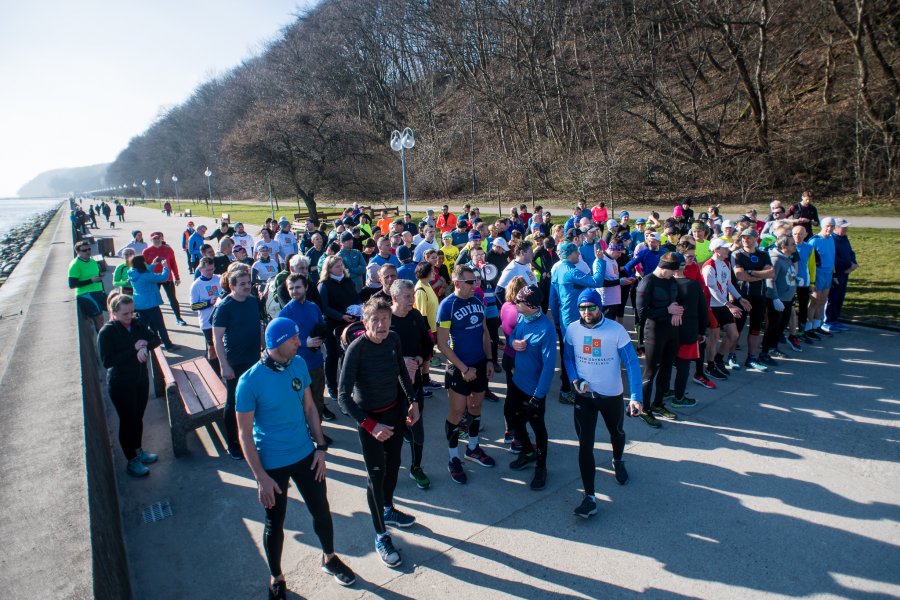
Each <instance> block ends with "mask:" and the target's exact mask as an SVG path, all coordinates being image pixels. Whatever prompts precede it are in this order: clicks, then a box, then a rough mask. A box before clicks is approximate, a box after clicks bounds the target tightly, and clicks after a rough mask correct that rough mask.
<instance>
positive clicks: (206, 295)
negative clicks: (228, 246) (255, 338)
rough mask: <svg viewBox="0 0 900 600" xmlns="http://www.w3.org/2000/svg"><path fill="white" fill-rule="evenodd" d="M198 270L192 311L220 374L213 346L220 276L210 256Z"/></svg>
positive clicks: (212, 362) (210, 362)
mask: <svg viewBox="0 0 900 600" xmlns="http://www.w3.org/2000/svg"><path fill="white" fill-rule="evenodd" d="M198 270H199V271H200V276H199V277H197V278H196V279H195V280H194V283H192V284H191V310H193V311H196V313H197V320H198V321H199V322H200V330H201V331H202V332H203V338H204V339H205V340H206V358H207V360H209V364H210V365H212V367H213V369H215V370H216V372H217V373H218V372H219V359H218V358H217V357H216V350H215V347H214V346H213V335H212V314H213V309H214V308H215V306H216V302H218V301H219V293H220V292H221V291H222V286H221V284H220V283H219V276H218V275H216V274H214V273H213V271H214V270H215V261H213V259H211V258H209V257H208V256H204V257H203V258H201V259H200V265H199V267H198Z"/></svg>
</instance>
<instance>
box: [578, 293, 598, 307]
mask: <svg viewBox="0 0 900 600" xmlns="http://www.w3.org/2000/svg"><path fill="white" fill-rule="evenodd" d="M588 303H590V304H596V305H597V306H600V307H602V306H603V298H601V297H600V293H599V292H598V291H597V290H595V289H594V288H587V289H586V290H584V291H583V292H581V293H580V294H578V306H581V305H582V304H588Z"/></svg>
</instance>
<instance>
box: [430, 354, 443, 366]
mask: <svg viewBox="0 0 900 600" xmlns="http://www.w3.org/2000/svg"><path fill="white" fill-rule="evenodd" d="M442 364H444V363H442V362H441V359H439V358H438V357H437V356H433V357H431V366H432V367H435V368H437V367H440V366H441V365H442Z"/></svg>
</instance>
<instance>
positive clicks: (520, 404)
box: [506, 383, 547, 467]
mask: <svg viewBox="0 0 900 600" xmlns="http://www.w3.org/2000/svg"><path fill="white" fill-rule="evenodd" d="M529 398H531V395H530V394H526V393H525V392H523V391H522V390H520V389H519V386H517V385H516V384H515V383H513V384H512V386H511V387H510V388H508V390H507V395H506V403H507V404H508V405H510V412H511V416H512V419H513V422H512V430H513V431H514V432H515V434H516V440H517V441H518V442H519V443H520V444H522V452H523V453H525V454H528V453H530V452H531V451H532V450H534V446H532V444H531V440H530V439H528V432H527V431H526V430H525V425H526V424H528V425H531V430H532V431H534V441H535V444H537V451H538V455H537V466H539V467H546V466H547V425H546V424H545V423H544V408H545V406H546V402H547V399H546V398H544V404H542V405H541V408H540V410H535V409H534V408H531V407H528V406H525V402H527V401H528V399H529Z"/></svg>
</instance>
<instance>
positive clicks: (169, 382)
mask: <svg viewBox="0 0 900 600" xmlns="http://www.w3.org/2000/svg"><path fill="white" fill-rule="evenodd" d="M153 385H154V392H155V393H156V396H157V397H161V396H163V395H164V396H165V397H166V406H167V407H168V412H169V430H170V432H171V434H172V450H173V451H174V452H175V456H184V455H185V454H187V443H186V440H185V438H186V436H187V434H188V432H190V431H194V430H195V429H199V428H200V427H205V426H206V425H209V424H210V423H213V422H218V423H219V425H220V427H221V428H222V430H223V431H224V427H223V425H224V423H223V421H222V416H223V413H224V411H225V399H226V396H227V393H228V392H227V390H226V389H225V384H224V383H222V380H221V379H220V378H219V375H218V374H217V373H216V372H215V371H214V370H213V368H212V366H211V365H210V364H209V361H207V360H206V358H203V357H201V358H195V359H192V360H186V361H183V362H180V363H177V364H174V365H169V363H168V361H167V360H166V356H165V354H164V353H163V349H162V348H161V347H157V348H156V349H154V350H153Z"/></svg>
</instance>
